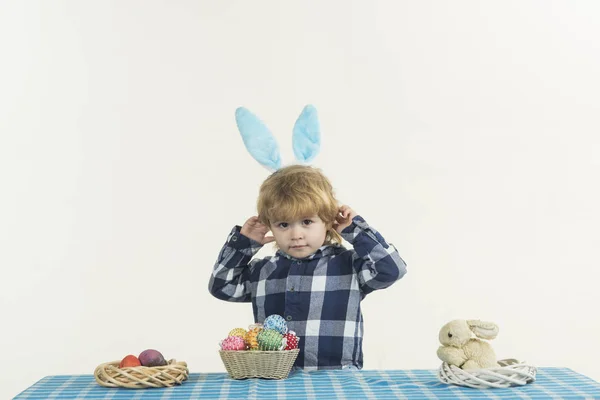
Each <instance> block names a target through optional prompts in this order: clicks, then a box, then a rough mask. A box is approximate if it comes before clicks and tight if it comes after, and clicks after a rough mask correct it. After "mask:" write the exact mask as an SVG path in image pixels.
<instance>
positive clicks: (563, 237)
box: [0, 0, 600, 398]
mask: <svg viewBox="0 0 600 400" xmlns="http://www.w3.org/2000/svg"><path fill="white" fill-rule="evenodd" d="M599 17H600V5H599V4H598V3H597V2H594V1H588V2H585V1H522V0H519V1H502V2H479V1H458V2H446V1H419V2H416V1H414V2H408V1H392V0H390V1H373V0H371V1H368V2H367V1H362V2H361V1H353V2H350V1H342V0H339V1H302V2H283V1H275V0H273V1H252V2H250V1H219V2H216V1H172V2H161V1H113V2H108V1H106V2H101V1H97V2H90V1H88V2H83V1H53V2H44V1H16V0H15V1H6V0H3V1H2V2H1V3H0V45H1V47H0V57H1V62H0V135H1V142H0V176H1V187H2V194H1V197H0V205H1V207H0V221H1V222H0V226H1V227H2V229H1V230H0V265H1V271H2V272H1V273H2V275H1V280H0V300H1V302H0V307H1V314H0V317H1V329H0V339H1V340H0V343H1V346H2V348H1V352H0V353H1V354H2V362H0V380H1V381H2V384H1V385H0V397H2V398H6V397H7V396H14V395H16V394H17V393H19V392H20V391H22V390H24V389H25V388H27V387H28V386H30V385H31V384H33V383H34V382H35V381H37V380H38V379H40V378H42V377H44V376H47V375H58V374H91V373H93V371H94V368H95V367H96V366H97V365H98V364H100V363H102V362H106V361H111V360H116V359H120V358H121V357H123V356H124V355H126V354H129V353H133V354H137V353H139V352H140V351H142V350H144V349H146V348H156V349H159V350H160V351H162V352H163V354H165V356H166V357H167V358H176V359H180V360H185V361H187V362H188V364H189V366H190V370H191V371H192V372H208V371H224V368H223V366H222V363H221V361H220V358H219V356H218V354H217V343H218V341H219V340H220V339H222V338H223V337H224V336H225V335H226V334H227V332H229V330H230V329H232V328H234V327H237V326H246V325H247V324H249V323H251V322H252V312H251V306H250V304H245V305H241V304H229V303H226V302H222V301H219V300H217V299H215V298H213V297H211V296H210V295H209V293H208V291H207V283H208V279H209V275H210V273H211V270H212V266H213V263H214V261H215V259H216V257H217V253H218V251H219V250H220V248H221V245H222V244H223V242H224V240H225V238H226V235H227V233H228V232H229V230H230V229H231V227H232V226H233V225H235V224H241V223H243V221H244V220H245V219H246V218H247V217H248V216H250V215H252V214H253V212H254V206H255V199H256V195H257V189H258V186H259V184H260V183H261V182H262V180H263V179H264V178H266V176H267V174H268V172H267V171H266V170H265V169H263V168H262V167H261V166H260V165H258V164H257V163H256V162H255V161H254V160H253V159H251V158H250V156H249V155H248V154H247V153H246V150H245V148H244V147H243V144H242V141H241V138H240V137H239V134H238V132H237V130H236V126H235V121H234V118H233V113H234V110H235V108H236V107H237V106H239V105H244V106H247V107H249V108H250V109H251V110H253V111H254V112H256V113H257V114H259V115H260V116H261V117H262V118H263V119H264V120H265V122H266V123H267V124H269V126H270V127H271V128H272V130H273V132H274V133H275V135H276V136H277V138H278V140H279V142H280V145H281V147H282V151H283V156H284V158H285V160H286V161H287V162H291V161H292V158H291V157H292V151H291V128H292V125H293V123H294V121H295V119H296V117H297V116H298V114H299V113H300V110H301V109H302V107H303V106H304V105H305V104H306V103H312V104H314V105H315V106H316V107H317V108H318V110H319V112H320V119H321V125H322V131H323V146H322V152H321V156H320V157H319V158H318V159H317V161H316V165H318V166H319V167H321V168H323V170H324V171H325V172H326V174H327V175H328V176H329V177H330V179H331V180H332V182H333V183H334V186H335V188H336V191H337V194H338V197H339V198H340V200H341V201H342V202H344V203H347V204H349V205H351V206H352V207H353V208H355V209H356V210H357V211H358V212H359V213H360V214H361V215H363V216H364V217H365V218H366V219H367V221H368V222H369V223H371V224H372V225H373V226H374V227H375V228H377V229H378V230H379V231H381V233H382V234H383V235H384V237H386V239H388V240H389V241H390V242H392V243H394V244H395V245H396V246H397V247H398V248H399V249H400V251H401V255H402V256H403V258H405V260H406V261H407V262H408V271H409V272H408V274H407V275H406V276H405V278H404V279H403V280H401V281H400V282H398V283H397V284H396V285H395V286H393V287H392V288H390V289H389V290H385V291H382V292H379V293H374V294H372V295H370V296H368V297H367V299H366V300H365V301H364V303H363V307H364V315H365V335H366V336H365V345H364V351H365V368H367V369H421V368H425V369H435V368H437V367H438V366H439V363H440V361H439V360H438V359H437V357H436V354H435V351H436V349H437V347H438V343H437V334H438V330H439V328H440V327H441V326H442V325H443V324H444V323H445V322H447V321H449V320H451V319H454V318H480V319H485V320H491V321H495V322H496V323H498V324H499V326H500V334H499V336H498V338H497V339H496V340H494V341H493V345H494V347H495V349H496V352H497V354H498V356H499V357H500V358H513V357H514V358H520V359H525V360H527V361H529V362H530V363H532V364H535V365H538V366H561V367H569V368H572V369H574V370H576V371H577V372H580V373H583V374H586V375H588V376H590V377H592V378H594V379H595V380H600V369H599V368H598V356H599V355H600V352H599V351H598V347H597V345H596V343H595V339H597V338H598V337H600V321H599V317H598V311H597V308H598V306H599V305H600V295H599V294H598V290H597V288H598V279H599V278H600V275H599V273H598V259H597V254H596V248H597V247H598V242H599V241H598V238H599V235H598V226H599V225H600V211H598V204H599V203H600V190H599V186H598V178H599V174H598V173H599V171H600V154H599V153H600V138H599V137H598V133H599V131H600V119H599V111H600V96H599V95H598V93H600V78H599V73H598V71H599V70H600V25H598V23H597V21H598V18H599Z"/></svg>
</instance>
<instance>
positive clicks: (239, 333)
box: [227, 328, 246, 338]
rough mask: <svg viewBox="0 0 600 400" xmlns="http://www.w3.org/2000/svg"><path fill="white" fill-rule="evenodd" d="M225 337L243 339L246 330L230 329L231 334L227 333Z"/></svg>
mask: <svg viewBox="0 0 600 400" xmlns="http://www.w3.org/2000/svg"><path fill="white" fill-rule="evenodd" d="M227 336H239V337H241V338H243V337H244V336H246V330H245V329H244V328H235V329H232V330H231V332H229V335H227Z"/></svg>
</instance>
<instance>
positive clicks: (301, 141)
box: [292, 104, 321, 163]
mask: <svg viewBox="0 0 600 400" xmlns="http://www.w3.org/2000/svg"><path fill="white" fill-rule="evenodd" d="M292 146H293V148H294V156H295V157H296V160H298V161H300V162H302V163H309V162H311V161H312V160H313V159H314V158H315V157H316V156H317V154H319V149H320V147H321V128H320V127H319V118H318V116H317V109H316V108H315V107H313V106H312V105H310V104H309V105H307V106H306V107H304V109H303V110H302V113H301V114H300V116H299V117H298V119H297V120H296V123H295V124H294V130H293V134H292Z"/></svg>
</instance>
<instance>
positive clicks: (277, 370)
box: [219, 349, 300, 379]
mask: <svg viewBox="0 0 600 400" xmlns="http://www.w3.org/2000/svg"><path fill="white" fill-rule="evenodd" d="M299 351H300V350H298V349H294V350H281V351H260V350H238V351H234V350H228V351H226V350H220V351H219V354H220V355H221V360H223V364H225V368H226V369H227V373H228V374H229V376H230V377H231V378H232V379H245V378H267V379H285V378H287V377H288V375H289V373H290V371H291V369H292V366H293V365H294V361H296V357H298V352H299Z"/></svg>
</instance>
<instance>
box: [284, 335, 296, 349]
mask: <svg viewBox="0 0 600 400" xmlns="http://www.w3.org/2000/svg"><path fill="white" fill-rule="evenodd" d="M283 337H284V338H285V340H286V344H285V349H284V350H294V349H297V348H298V336H296V334H295V333H294V332H288V333H286V334H285V335H283Z"/></svg>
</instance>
